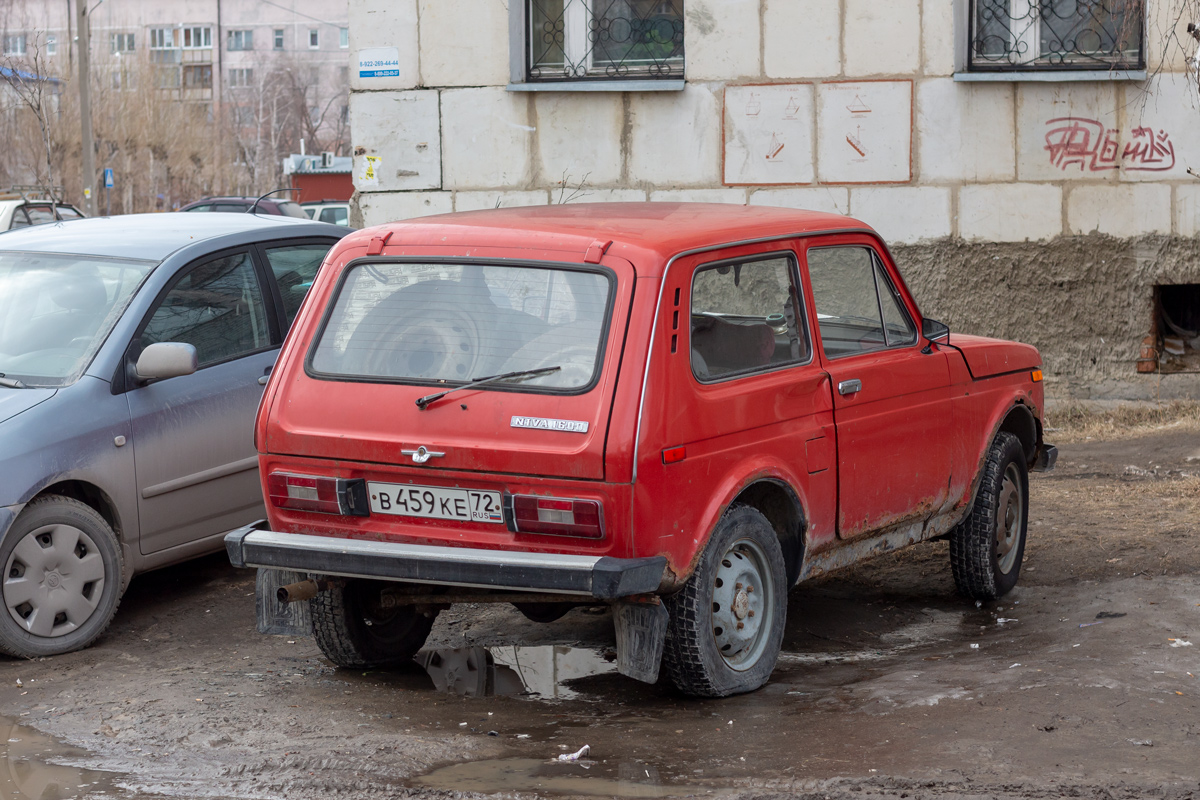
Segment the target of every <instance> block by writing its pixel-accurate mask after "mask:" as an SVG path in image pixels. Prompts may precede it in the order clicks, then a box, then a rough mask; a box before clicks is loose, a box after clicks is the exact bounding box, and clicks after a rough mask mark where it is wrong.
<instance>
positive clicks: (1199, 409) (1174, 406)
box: [1046, 400, 1200, 444]
mask: <svg viewBox="0 0 1200 800" xmlns="http://www.w3.org/2000/svg"><path fill="white" fill-rule="evenodd" d="M1046 428H1047V432H1048V433H1053V441H1054V443H1055V444H1058V443H1071V442H1082V441H1085V440H1087V439H1104V440H1110V441H1111V440H1114V439H1131V438H1135V437H1138V436H1145V435H1146V434H1149V433H1155V432H1158V431H1165V430H1178V431H1200V402H1196V401H1194V400H1173V401H1171V402H1169V403H1157V404H1149V403H1146V404H1138V405H1122V406H1117V407H1116V408H1104V407H1098V406H1095V405H1085V404H1081V403H1061V404H1056V405H1053V406H1051V407H1049V408H1048V409H1047V410H1046ZM1047 438H1050V437H1047Z"/></svg>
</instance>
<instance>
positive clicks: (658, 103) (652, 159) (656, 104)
mask: <svg viewBox="0 0 1200 800" xmlns="http://www.w3.org/2000/svg"><path fill="white" fill-rule="evenodd" d="M629 113H630V123H629V124H630V127H631V135H630V148H629V175H630V183H633V184H635V185H636V184H640V183H647V184H650V185H654V186H662V187H682V186H698V185H705V184H708V185H716V186H720V185H721V175H720V166H721V100H720V97H719V96H718V95H717V94H716V92H715V91H714V87H712V86H709V85H708V84H703V83H689V84H688V85H687V88H686V89H684V90H683V91H682V92H671V93H666V92H646V93H643V94H631V95H630V96H629Z"/></svg>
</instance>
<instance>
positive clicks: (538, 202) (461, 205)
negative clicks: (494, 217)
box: [454, 190, 549, 211]
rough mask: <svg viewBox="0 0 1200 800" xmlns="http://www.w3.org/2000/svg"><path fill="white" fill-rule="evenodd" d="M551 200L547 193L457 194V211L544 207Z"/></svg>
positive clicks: (455, 196) (455, 195)
mask: <svg viewBox="0 0 1200 800" xmlns="http://www.w3.org/2000/svg"><path fill="white" fill-rule="evenodd" d="M548 200H549V194H548V193H547V192H545V191H541V190H539V191H533V192H455V193H454V210H455V211H479V210H481V209H485V208H515V207H517V206H544V205H546V203H547V201H548Z"/></svg>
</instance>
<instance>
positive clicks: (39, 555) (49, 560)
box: [3, 525, 104, 638]
mask: <svg viewBox="0 0 1200 800" xmlns="http://www.w3.org/2000/svg"><path fill="white" fill-rule="evenodd" d="M103 592H104V560H103V559H102V558H101V556H100V550H99V548H97V547H96V543H95V542H94V541H92V538H91V537H90V536H88V535H87V534H86V533H84V532H83V531H81V530H80V529H79V528H76V527H73V526H71V525H46V526H44V527H41V528H37V529H36V530H33V531H30V532H29V533H27V534H25V536H23V537H22V538H21V541H19V542H18V543H17V546H16V547H14V548H13V551H12V554H11V555H10V556H9V557H8V563H7V564H5V567H4V583H3V594H4V605H5V606H6V607H7V608H8V613H9V615H11V616H12V618H13V620H14V621H16V623H17V624H18V625H20V626H21V628H23V629H24V630H26V631H28V632H29V633H32V634H33V635H35V636H43V637H46V638H55V637H58V636H64V635H66V634H68V633H70V632H71V631H73V630H76V629H77V628H78V627H79V626H80V625H82V624H83V623H84V622H86V621H87V620H88V618H89V617H91V616H92V613H93V612H94V611H95V610H96V606H97V605H99V603H100V595H101V594H103Z"/></svg>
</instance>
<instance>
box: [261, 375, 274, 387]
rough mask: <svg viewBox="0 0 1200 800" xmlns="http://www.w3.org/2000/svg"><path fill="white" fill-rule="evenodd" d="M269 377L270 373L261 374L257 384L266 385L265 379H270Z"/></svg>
mask: <svg viewBox="0 0 1200 800" xmlns="http://www.w3.org/2000/svg"><path fill="white" fill-rule="evenodd" d="M270 377H271V376H270V375H263V376H262V377H261V378H259V379H258V385H259V386H266V385H267V381H268V380H269V379H270Z"/></svg>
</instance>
